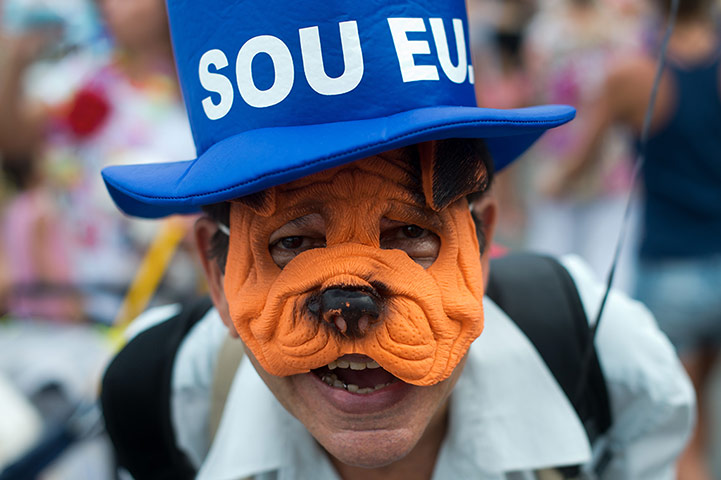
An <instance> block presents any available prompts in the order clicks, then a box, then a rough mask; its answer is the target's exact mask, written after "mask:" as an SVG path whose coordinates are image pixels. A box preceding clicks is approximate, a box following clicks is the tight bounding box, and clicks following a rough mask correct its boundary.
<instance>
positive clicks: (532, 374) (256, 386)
mask: <svg viewBox="0 0 721 480" xmlns="http://www.w3.org/2000/svg"><path fill="white" fill-rule="evenodd" d="M484 310H485V328H484V332H483V334H482V335H481V336H480V337H479V338H478V339H477V340H476V341H475V342H474V344H473V345H472V346H471V348H470V350H469V354H468V359H467V361H466V366H465V369H464V372H463V374H462V375H461V377H460V379H459V380H458V383H457V385H456V387H455V390H454V391H453V394H452V397H451V408H450V424H449V429H448V434H447V437H446V441H445V442H444V445H443V447H442V449H441V452H440V455H439V459H438V463H437V466H436V471H435V472H434V478H463V477H466V478H467V475H468V474H469V473H470V472H473V474H475V475H476V476H477V478H486V477H488V476H489V475H490V474H492V473H500V472H510V471H525V470H536V469H541V468H547V467H552V466H559V465H574V464H582V463H586V462H587V461H589V459H590V456H591V452H590V446H589V442H588V437H587V436H586V432H585V430H584V428H583V425H582V424H581V422H580V420H579V419H578V416H577V415H576V413H575V411H574V409H573V406H572V405H571V403H570V401H569V400H568V398H567V397H566V395H565V394H564V393H563V391H562V390H561V388H560V386H559V385H558V384H557V383H556V381H555V380H554V378H553V375H552V374H551V372H550V371H549V370H548V367H547V366H546V365H545V363H544V362H543V360H542V359H541V357H540V355H539V354H538V352H537V351H536V350H535V348H534V347H533V345H532V344H531V342H530V341H529V340H528V338H527V337H526V336H525V335H524V334H523V333H522V332H521V331H520V329H519V328H518V327H517V326H516V325H515V324H514V323H513V321H512V320H511V319H510V318H508V316H507V315H506V314H505V313H504V312H503V311H502V310H501V309H500V308H499V307H498V306H496V305H495V303H493V302H492V301H491V300H490V299H488V298H487V297H486V298H485V299H484ZM226 404H227V405H232V408H226V409H225V411H224V413H223V418H222V420H221V424H220V427H219V429H218V432H217V434H216V437H215V440H214V442H213V445H212V446H211V449H210V452H209V453H208V456H207V458H206V460H205V462H204V463H203V465H202V466H201V469H200V472H199V473H198V477H197V478H198V479H200V480H226V479H228V480H230V479H237V478H245V477H250V476H253V475H257V474H259V473H262V472H267V471H274V470H280V471H281V475H280V477H281V478H283V477H295V478H302V477H301V476H298V475H292V474H290V473H291V472H295V473H298V474H300V473H301V472H302V471H304V470H305V469H307V468H311V469H313V471H314V475H313V478H319V479H320V478H328V479H332V478H337V477H336V476H335V474H334V473H333V470H332V467H331V466H330V462H329V461H328V460H327V459H326V458H325V455H323V454H322V452H321V450H320V448H319V447H318V446H317V443H316V442H315V441H314V440H313V439H312V437H311V436H310V434H309V433H308V432H307V431H306V430H305V428H304V427H303V426H302V425H301V424H300V423H299V422H298V421H297V420H296V419H295V418H293V417H292V416H291V415H290V414H289V413H287V412H286V411H285V409H284V408H283V407H282V406H281V405H280V404H279V403H278V401H277V400H276V399H275V397H274V396H273V394H272V393H271V392H270V391H269V390H268V389H267V387H266V386H265V384H264V383H263V381H262V380H261V378H260V377H259V376H258V374H257V373H256V372H255V370H254V368H253V366H252V365H251V364H250V362H248V361H243V362H241V365H240V367H239V369H238V371H237V373H236V376H235V379H234V381H233V385H232V387H231V391H230V394H229V396H228V400H227V403H226ZM318 470H320V472H319V471H318ZM283 471H285V474H283ZM458 472H463V473H464V475H463V477H457V475H456V474H457V473H458Z"/></svg>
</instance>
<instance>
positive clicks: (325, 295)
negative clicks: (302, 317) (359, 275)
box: [308, 288, 380, 337]
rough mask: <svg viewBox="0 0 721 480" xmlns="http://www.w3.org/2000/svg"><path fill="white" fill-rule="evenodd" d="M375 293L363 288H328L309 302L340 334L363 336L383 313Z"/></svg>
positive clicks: (309, 305)
mask: <svg viewBox="0 0 721 480" xmlns="http://www.w3.org/2000/svg"><path fill="white" fill-rule="evenodd" d="M376 297H377V295H374V293H372V292H366V291H364V290H358V289H348V288H328V289H326V290H324V291H323V292H321V293H320V295H318V296H316V297H314V298H312V299H311V300H310V301H309V302H308V309H309V310H310V311H311V313H313V314H315V315H316V316H317V317H318V318H319V319H320V320H322V321H323V322H325V323H327V324H329V325H331V326H333V327H334V328H335V329H337V330H338V332H340V333H341V334H343V335H345V336H348V337H362V336H364V335H365V334H366V333H367V332H368V330H369V329H370V328H371V326H372V325H374V324H375V323H377V322H378V318H379V317H380V307H379V301H378V299H377V298H376Z"/></svg>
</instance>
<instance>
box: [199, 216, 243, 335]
mask: <svg viewBox="0 0 721 480" xmlns="http://www.w3.org/2000/svg"><path fill="white" fill-rule="evenodd" d="M217 231H218V225H217V224H216V223H215V222H214V221H213V220H211V219H210V218H208V217H200V218H199V219H198V220H197V221H196V222H195V242H196V244H197V246H198V253H199V254H200V263H201V264H202V265H203V270H204V271H205V278H206V279H207V281H208V289H209V290H210V298H211V300H213V305H215V308H216V309H217V310H218V313H219V314H220V318H221V319H222V320H223V323H224V324H225V326H226V327H228V333H229V334H230V336H231V337H234V338H238V332H237V330H236V329H235V326H234V325H233V321H232V320H231V318H230V310H229V309H228V300H227V299H226V297H225V290H224V288H223V279H224V278H225V276H224V275H223V271H222V269H221V268H220V265H219V264H218V261H217V259H216V258H211V257H210V256H209V255H210V253H209V252H210V245H211V239H212V238H213V235H215V233H216V232H217Z"/></svg>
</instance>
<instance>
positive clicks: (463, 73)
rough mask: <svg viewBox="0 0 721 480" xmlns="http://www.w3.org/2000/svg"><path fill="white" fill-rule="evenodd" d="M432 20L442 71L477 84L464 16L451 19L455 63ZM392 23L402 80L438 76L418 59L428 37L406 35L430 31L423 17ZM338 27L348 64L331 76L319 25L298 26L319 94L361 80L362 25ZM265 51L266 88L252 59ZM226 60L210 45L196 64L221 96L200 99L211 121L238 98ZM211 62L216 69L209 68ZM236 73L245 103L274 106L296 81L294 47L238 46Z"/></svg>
mask: <svg viewBox="0 0 721 480" xmlns="http://www.w3.org/2000/svg"><path fill="white" fill-rule="evenodd" d="M428 21H429V23H430V26H431V33H432V35H433V41H434V43H435V46H436V52H437V55H438V62H439V64H440V67H441V70H443V73H444V74H445V75H446V77H447V78H448V79H449V80H450V81H452V82H454V83H463V82H465V81H466V78H468V81H469V82H470V83H473V81H474V79H473V68H472V66H471V65H469V64H468V58H467V49H466V41H465V35H464V27H463V21H462V20H461V19H457V18H456V19H453V31H454V36H455V40H456V52H457V56H458V64H457V65H454V64H453V62H452V61H451V58H450V53H449V46H448V38H447V36H446V31H445V27H444V25H443V20H442V19H440V18H431V19H428ZM388 26H389V28H390V33H391V37H392V39H393V44H394V47H395V52H396V55H397V57H398V65H399V68H400V73H401V78H402V80H403V82H404V83H407V82H415V81H423V80H427V81H428V80H430V81H437V80H439V79H440V77H439V74H438V68H437V67H436V66H435V65H417V64H416V63H415V59H414V57H415V56H417V55H429V54H430V53H431V49H430V43H429V41H428V40H419V39H416V40H410V39H409V38H408V33H424V32H426V31H427V30H426V23H425V20H424V19H423V18H389V19H388ZM338 28H339V31H340V39H341V49H342V51H343V61H344V65H345V66H344V71H343V73H342V74H341V75H340V76H338V77H329V76H328V75H327V73H326V71H325V66H324V64H323V54H322V48H321V41H320V33H319V29H318V27H317V26H313V27H307V28H301V29H299V30H298V34H299V37H300V50H301V52H300V53H301V57H302V60H303V70H304V73H305V78H306V81H307V82H308V85H310V87H311V88H312V89H313V90H314V91H315V92H316V93H318V94H320V95H326V96H328V95H342V94H345V93H348V92H351V91H353V90H354V89H355V88H356V87H357V86H358V85H359V84H360V82H361V80H362V79H363V73H364V63H363V52H362V48H361V42H360V35H359V33H358V24H357V22H355V21H347V22H341V23H339V24H338ZM261 53H263V54H265V55H267V56H268V57H270V59H271V61H272V64H273V69H274V76H273V78H274V80H273V84H272V85H271V86H270V87H268V88H266V89H264V90H261V89H260V88H258V87H257V85H256V83H255V80H254V79H253V71H252V63H253V59H254V58H255V57H256V56H257V55H259V54H261ZM228 65H229V62H228V57H227V56H226V54H225V53H224V52H223V51H222V50H219V49H212V50H208V51H207V52H205V53H204V54H203V55H202V56H201V58H200V62H199V65H198V76H199V80H200V85H201V86H202V87H203V88H204V89H205V90H206V91H208V92H211V93H215V94H217V95H219V96H220V100H219V101H218V103H215V102H214V101H213V98H212V97H211V96H207V97H205V98H203V100H202V106H203V111H204V112H205V115H206V116H207V117H208V119H210V120H218V119H221V118H223V117H225V116H226V115H227V114H228V113H229V112H230V110H231V108H232V106H233V102H234V100H235V90H234V89H233V84H232V82H231V81H230V79H229V78H228V77H227V76H226V75H224V74H222V73H220V71H221V70H223V69H225V68H226V67H228ZM211 66H212V67H213V70H214V71H211ZM235 73H236V82H237V87H238V91H239V92H240V96H241V97H242V98H243V100H244V101H245V103H246V104H248V105H249V106H251V107H255V108H265V107H271V106H273V105H277V104H278V103H280V102H282V101H283V100H285V99H286V98H287V97H288V95H289V94H290V92H291V91H292V89H293V85H294V82H295V68H294V66H293V56H292V54H291V52H290V49H289V48H288V46H287V45H286V44H285V43H284V42H283V41H282V40H281V39H279V38H278V37H274V36H272V35H259V36H256V37H253V38H251V39H249V40H248V41H247V42H246V43H245V44H244V45H243V46H242V47H241V48H240V51H239V52H238V56H237V58H236V63H235Z"/></svg>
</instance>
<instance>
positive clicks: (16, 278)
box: [0, 159, 83, 321]
mask: <svg viewBox="0 0 721 480" xmlns="http://www.w3.org/2000/svg"><path fill="white" fill-rule="evenodd" d="M1 166H2V167H3V173H4V174H5V177H6V179H7V180H8V183H9V184H11V185H12V186H13V187H15V188H14V190H15V191H16V192H17V193H16V194H15V195H14V196H13V197H12V198H11V199H10V200H9V201H8V203H7V205H5V208H4V209H2V210H0V211H1V212H2V215H1V216H0V237H1V239H0V246H1V247H2V249H3V252H2V256H3V257H4V259H5V261H4V263H2V262H0V263H2V266H3V267H4V270H5V271H4V273H5V278H6V281H5V282H6V287H5V289H4V290H5V293H6V295H5V296H6V297H7V304H6V305H5V308H6V309H7V312H8V313H9V314H10V315H11V316H12V317H13V318H43V319H49V320H55V321H58V320H79V319H82V318H83V315H82V308H81V303H80V298H79V297H78V296H77V295H76V294H74V293H75V292H59V291H52V290H51V291H50V292H46V293H43V292H42V291H39V292H31V291H29V290H31V289H38V290H40V289H42V288H44V287H46V288H47V287H51V286H57V285H69V284H70V280H71V279H70V266H69V258H68V252H67V250H66V249H67V246H68V239H67V237H66V235H67V232H65V230H64V229H63V226H62V225H61V224H59V222H58V218H59V217H60V215H59V212H58V211H57V206H56V205H55V203H54V202H53V199H52V197H51V195H50V194H49V193H50V192H49V191H48V189H47V188H46V185H45V183H44V182H43V177H42V174H41V172H40V171H39V168H38V164H37V163H36V162H33V161H31V160H28V159H26V160H15V161H6V162H4V163H3V164H2V165H1ZM22 289H26V290H28V291H25V292H22V291H21V290H22ZM0 290H3V289H2V287H1V286H0ZM33 293H35V294H33ZM0 296H2V295H1V294H0Z"/></svg>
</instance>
